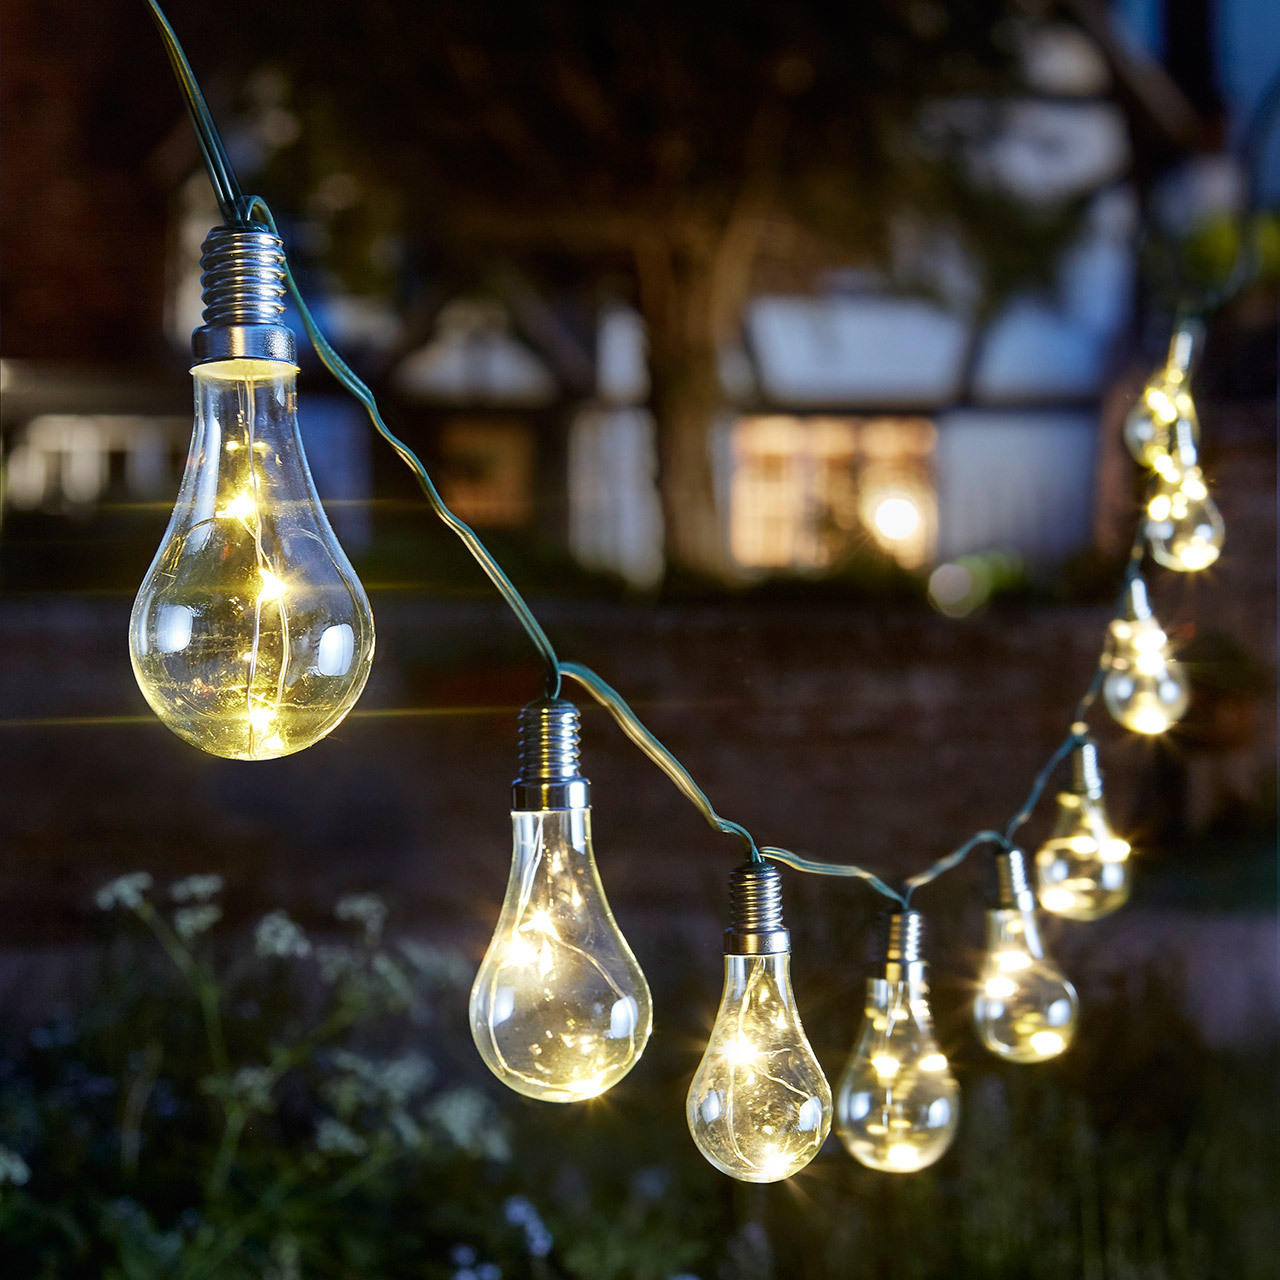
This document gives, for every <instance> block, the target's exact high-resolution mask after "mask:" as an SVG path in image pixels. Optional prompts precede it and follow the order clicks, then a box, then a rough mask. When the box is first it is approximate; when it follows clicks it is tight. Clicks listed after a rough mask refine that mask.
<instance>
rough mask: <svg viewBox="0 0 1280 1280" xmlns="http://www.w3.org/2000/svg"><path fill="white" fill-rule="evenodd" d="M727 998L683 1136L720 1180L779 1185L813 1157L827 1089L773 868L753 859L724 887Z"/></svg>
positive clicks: (825, 1114)
mask: <svg viewBox="0 0 1280 1280" xmlns="http://www.w3.org/2000/svg"><path fill="white" fill-rule="evenodd" d="M730 909H731V923H730V926H729V928H728V929H727V930H726V931H725V956H724V995H723V997H722V998H721V1001H720V1010H719V1012H718V1013H717V1014H716V1020H715V1025H714V1026H713V1027H712V1029H711V1038H710V1039H709V1040H708V1042H707V1051H706V1053H704V1054H703V1056H702V1061H701V1063H700V1064H699V1065H698V1069H697V1071H696V1072H694V1076H693V1081H692V1083H691V1084H690V1085H689V1096H688V1100H687V1105H686V1112H687V1116H688V1120H689V1132H690V1133H691V1134H692V1135H693V1140H694V1143H695V1144H696V1145H697V1148H698V1150H699V1151H701V1152H702V1154H703V1155H704V1156H705V1157H706V1158H707V1159H708V1160H709V1161H710V1162H711V1163H712V1164H713V1165H715V1167H716V1168H717V1169H719V1170H720V1171H721V1173H727V1174H728V1175H729V1176H730V1177H731V1178H737V1179H739V1180H740V1181H742V1182H778V1181H780V1180H781V1179H783V1178H789V1177H791V1175H792V1174H794V1173H798V1172H799V1171H800V1170H801V1169H803V1168H804V1167H805V1165H807V1164H808V1163H809V1161H811V1160H812V1159H813V1158H814V1156H816V1155H817V1154H818V1151H819V1150H820V1149H821V1147H822V1144H823V1142H825V1141H826V1137H827V1133H828V1131H829V1130H830V1128H831V1087H830V1086H829V1085H828V1084H827V1078H826V1076H824V1075H823V1074H822V1068H821V1067H820V1066H819V1065H818V1060H817V1058H816V1057H814V1054H813V1050H812V1049H811V1048H810V1047H809V1041H808V1039H807V1037H806V1036H805V1033H804V1028H803V1027H802V1026H801V1025H800V1014H799V1012H798V1011H797V1009H796V1003H795V996H794V995H793V994H792V991H791V973H790V963H791V940H790V935H789V934H788V933H787V930H786V929H785V928H784V927H783V924H782V886H781V878H780V877H779V875H778V871H777V868H776V867H772V866H769V865H768V864H767V863H765V862H763V861H755V860H751V861H748V862H746V863H744V864H743V865H742V866H740V867H739V868H738V869H737V870H736V871H735V872H734V873H733V877H732V880H731V881H730Z"/></svg>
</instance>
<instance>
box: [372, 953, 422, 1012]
mask: <svg viewBox="0 0 1280 1280" xmlns="http://www.w3.org/2000/svg"><path fill="white" fill-rule="evenodd" d="M373 971H374V973H376V974H377V975H378V977H380V978H381V979H382V980H383V982H385V983H386V984H387V990H388V992H389V993H390V994H391V995H393V996H395V998H396V999H397V1000H400V1001H401V1002H402V1003H404V1004H412V1003H413V986H412V984H411V983H410V982H409V979H408V978H406V977H405V976H404V970H402V969H401V968H400V966H399V965H398V964H396V962H395V961H394V960H392V958H391V957H390V956H388V955H383V954H381V953H379V954H378V955H376V956H374V957H373Z"/></svg>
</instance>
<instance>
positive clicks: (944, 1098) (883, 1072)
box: [836, 913, 960, 1173]
mask: <svg viewBox="0 0 1280 1280" xmlns="http://www.w3.org/2000/svg"><path fill="white" fill-rule="evenodd" d="M912 914H914V913H912ZM959 1122H960V1086H959V1085H958V1084H956V1080H955V1077H954V1076H953V1075H952V1074H951V1068H950V1066H949V1064H948V1063H947V1058H946V1055H945V1054H944V1053H943V1052H942V1051H941V1050H940V1049H939V1048H938V1044H937V1041H935V1040H934V1038H933V1015H932V1014H931V1012H930V1010H929V1003H928V987H927V986H926V984H925V980H924V964H923V962H920V961H908V962H905V963H902V962H900V960H897V959H891V960H890V962H889V964H888V966H887V967H886V976H885V977H883V978H872V979H870V980H869V981H868V982H867V1008H866V1018H865V1019H864V1021H863V1023H862V1030H861V1032H860V1033H859V1036H858V1042H857V1044H856V1045H855V1046H854V1049H853V1053H852V1054H850V1056H849V1061H848V1063H847V1064H846V1065H845V1069H844V1072H843V1074H842V1075H841V1077H840V1083H839V1086H838V1087H837V1089H836V1132H837V1133H838V1134H839V1135H840V1141H841V1142H843V1143H844V1145H845V1148H846V1150H847V1151H848V1152H849V1154H850V1155H851V1156H853V1158H854V1159H855V1160H857V1161H859V1162H860V1163H862V1164H865V1165H866V1166H867V1167H868V1168H870V1169H881V1170H883V1171H884V1172H886V1173H912V1172H914V1171H915V1170H917V1169H923V1168H925V1167H926V1166H928V1165H931V1164H933V1162H934V1161H935V1160H937V1159H938V1158H939V1157H940V1156H941V1155H942V1154H943V1153H944V1152H945V1151H946V1149H947V1148H948V1147H949V1146H950V1145H951V1141H952V1139H953V1138H954V1137H955V1136H956V1126H957V1125H958V1124H959Z"/></svg>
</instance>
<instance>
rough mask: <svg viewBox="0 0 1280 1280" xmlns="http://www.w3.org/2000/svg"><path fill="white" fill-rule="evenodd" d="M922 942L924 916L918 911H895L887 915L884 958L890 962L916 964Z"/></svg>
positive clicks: (919, 957) (919, 956)
mask: <svg viewBox="0 0 1280 1280" xmlns="http://www.w3.org/2000/svg"><path fill="white" fill-rule="evenodd" d="M923 942H924V917H923V916H922V915H921V914H920V913H919V912H918V911H895V912H894V913H893V914H892V915H891V916H890V917H889V944H888V946H887V947H886V948H885V959H886V960H888V961H889V962H890V963H891V964H904V965H905V964H916V963H917V962H918V961H919V960H920V959H921V955H920V947H921V944H922V943H923Z"/></svg>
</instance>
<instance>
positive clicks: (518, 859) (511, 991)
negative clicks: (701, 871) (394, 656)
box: [471, 699, 653, 1102]
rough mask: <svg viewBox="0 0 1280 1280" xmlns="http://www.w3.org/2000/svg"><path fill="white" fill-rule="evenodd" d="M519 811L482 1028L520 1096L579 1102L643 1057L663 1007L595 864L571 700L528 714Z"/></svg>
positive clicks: (476, 1007) (484, 980)
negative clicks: (656, 1012) (656, 1011)
mask: <svg viewBox="0 0 1280 1280" xmlns="http://www.w3.org/2000/svg"><path fill="white" fill-rule="evenodd" d="M513 809H514V811H513V812H512V815H511V819H512V823H513V824H514V828H515V841H514V850H513V853H512V859H511V876H510V879H509V880H508V882H507V893H506V897H505V899H504V900H503V903H502V911H501V914H500V915H499V918H498V925H497V928H496V929H495V930H494V934H493V939H492V941H491V942H490V943H489V948H488V950H487V951H486V952H485V956H484V960H483V961H482V963H481V965H480V969H479V972H478V973H477V974H476V978H475V982H474V984H473V985H472V988H471V1035H472V1038H473V1039H474V1040H475V1044H476V1048H477V1049H478V1050H479V1051H480V1056H481V1057H482V1058H483V1059H484V1061H485V1063H486V1065H487V1066H488V1067H489V1070H490V1071H492V1072H493V1074H494V1075H495V1076H497V1077H498V1079H499V1080H501V1081H502V1083H503V1084H505V1085H507V1086H508V1087H509V1088H511V1089H514V1090H515V1091H516V1092H517V1093H523V1094H525V1095H526V1096H527V1097H530V1098H539V1099H541V1100H542V1101H544V1102H580V1101H582V1100H584V1099H586V1098H594V1097H597V1096H598V1095H599V1094H602V1093H604V1092H605V1090H606V1089H610V1088H612V1087H613V1086H614V1085H615V1084H617V1083H618V1081H619V1080H621V1079H622V1077H623V1076H625V1075H626V1074H627V1072H628V1071H630V1070H631V1068H632V1067H634V1066H635V1064H636V1063H637V1062H638V1061H639V1059H640V1055H641V1054H642V1053H643V1052H644V1047H645V1044H646V1043H647V1042H648V1039H649V1032H650V1029H651V1028H652V1024H653V1004H652V1000H651V999H650V995H649V984H648V983H647V982H646V981H645V977H644V974H643V973H642V972H641V971H640V966H639V964H637V963H636V958H635V956H634V955H633V954H632V952H631V948H630V947H629V946H628V945H627V940H626V939H625V938H624V937H623V936H622V933H621V931H620V930H619V928H618V926H617V923H616V922H615V921H614V918H613V913H612V912H611V911H610V910H609V903H608V901H607V900H606V898H605V895H604V888H603V886H602V885H601V883H600V874H599V872H598V871H597V870H596V863H595V854H594V852H593V850H592V845H591V809H590V805H589V803H588V785H587V781H586V779H585V778H583V777H581V776H580V775H579V773H578V712H577V709H576V708H575V707H574V706H573V704H572V703H569V702H564V701H561V700H558V699H557V700H555V701H544V702H535V703H531V704H530V705H529V706H527V707H525V708H524V710H523V711H522V712H521V713H520V776H519V777H518V778H517V779H516V781H515V784H514V797H513Z"/></svg>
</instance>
